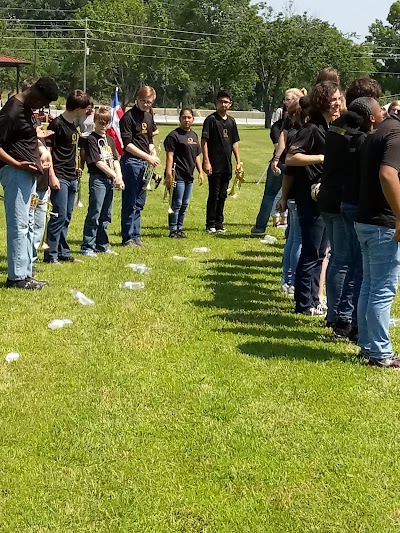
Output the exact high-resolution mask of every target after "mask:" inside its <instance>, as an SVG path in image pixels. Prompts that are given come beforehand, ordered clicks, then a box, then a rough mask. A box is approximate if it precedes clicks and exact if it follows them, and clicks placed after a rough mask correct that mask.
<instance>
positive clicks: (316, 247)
mask: <svg viewBox="0 0 400 533" xmlns="http://www.w3.org/2000/svg"><path fill="white" fill-rule="evenodd" d="M310 202H312V200H311V199H310ZM297 213H298V215H299V222H300V228H301V241H302V246H301V253H300V257H299V262H298V264H297V268H296V280H295V285H294V299H295V302H296V309H295V310H296V313H304V312H305V311H308V310H309V309H310V308H311V307H316V306H317V305H318V304H319V303H320V301H319V296H318V293H319V279H320V277H321V269H322V263H323V261H324V258H325V255H326V248H327V245H328V240H327V238H326V230H325V224H324V221H323V218H322V216H321V215H320V212H319V210H318V207H317V204H316V203H315V202H312V203H309V204H303V205H298V206H297Z"/></svg>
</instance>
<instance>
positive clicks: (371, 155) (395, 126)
mask: <svg viewBox="0 0 400 533" xmlns="http://www.w3.org/2000/svg"><path fill="white" fill-rule="evenodd" d="M399 171H400V116H398V115H396V114H392V115H390V116H389V117H388V118H387V119H386V120H384V121H383V122H382V123H381V124H380V125H379V126H378V128H377V130H376V131H375V133H374V134H373V135H369V136H368V137H367V138H366V140H365V142H364V144H363V146H362V149H361V172H360V176H361V183H360V197H359V204H358V215H357V217H356V220H357V222H356V224H355V229H356V233H357V236H358V239H359V241H360V245H361V254H362V259H363V281H362V285H361V292H360V298H359V301H358V335H359V337H358V345H359V346H360V348H361V351H360V354H359V355H360V357H365V358H368V364H369V365H372V366H377V367H381V368H397V369H400V359H398V358H397V357H396V356H395V354H394V352H393V347H392V344H391V342H390V338H389V323H390V309H391V305H392V302H393V300H394V297H395V296H396V292H397V288H398V281H399V275H400V245H399V242H400V182H399Z"/></svg>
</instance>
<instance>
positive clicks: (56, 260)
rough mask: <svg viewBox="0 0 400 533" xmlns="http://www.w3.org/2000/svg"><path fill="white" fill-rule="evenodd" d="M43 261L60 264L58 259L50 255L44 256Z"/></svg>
mask: <svg viewBox="0 0 400 533" xmlns="http://www.w3.org/2000/svg"><path fill="white" fill-rule="evenodd" d="M43 262H44V263H50V264H52V265H61V263H60V261H59V260H58V259H57V258H56V257H50V256H48V255H47V256H45V257H44V259H43Z"/></svg>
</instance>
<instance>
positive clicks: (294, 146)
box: [288, 114, 328, 205]
mask: <svg viewBox="0 0 400 533" xmlns="http://www.w3.org/2000/svg"><path fill="white" fill-rule="evenodd" d="M327 129H328V124H327V122H326V120H325V118H324V117H323V116H322V115H321V114H318V115H316V116H314V117H313V118H312V120H310V121H309V122H307V124H305V125H304V126H303V127H301V128H300V129H299V130H298V131H297V133H296V136H295V138H294V140H293V142H292V143H291V146H290V148H289V151H288V153H289V154H293V155H294V154H306V155H319V154H324V153H325V136H326V132H327ZM292 169H294V167H292ZM322 170H323V164H322V163H319V164H317V165H308V166H305V167H295V170H294V172H293V174H292V175H294V176H295V180H294V197H295V200H296V203H297V205H303V204H304V205H307V204H310V203H313V200H312V198H311V185H312V184H313V183H317V182H318V181H319V179H320V177H321V174H322ZM314 203H315V202H314Z"/></svg>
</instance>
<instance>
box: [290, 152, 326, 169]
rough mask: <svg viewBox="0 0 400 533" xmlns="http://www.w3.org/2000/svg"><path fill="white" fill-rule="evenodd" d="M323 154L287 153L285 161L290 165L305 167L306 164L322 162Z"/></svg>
mask: <svg viewBox="0 0 400 533" xmlns="http://www.w3.org/2000/svg"><path fill="white" fill-rule="evenodd" d="M324 158H325V156H324V155H323V154H318V155H307V154H290V153H289V154H288V155H287V156H286V160H285V163H286V165H289V166H290V167H307V166H308V165H318V164H319V163H323V162H324Z"/></svg>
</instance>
